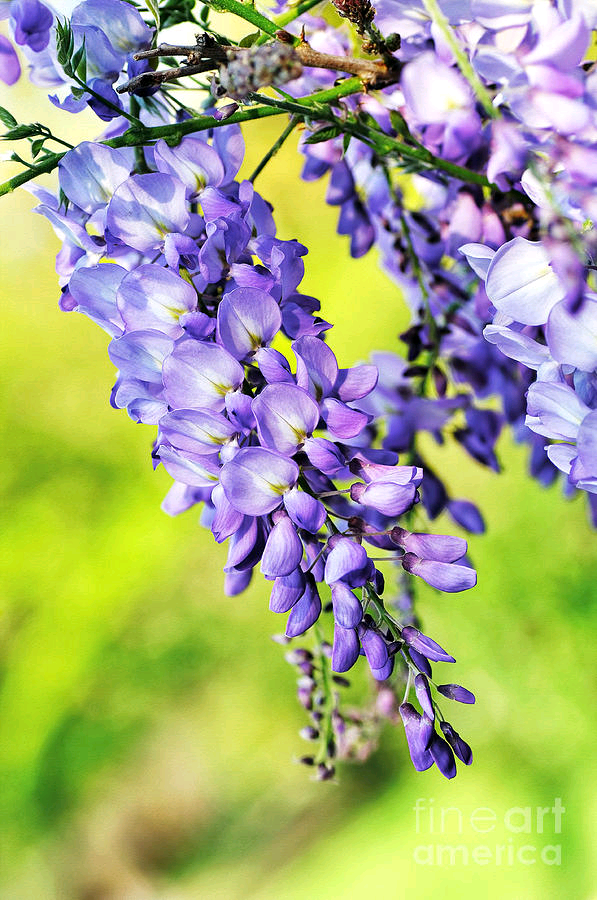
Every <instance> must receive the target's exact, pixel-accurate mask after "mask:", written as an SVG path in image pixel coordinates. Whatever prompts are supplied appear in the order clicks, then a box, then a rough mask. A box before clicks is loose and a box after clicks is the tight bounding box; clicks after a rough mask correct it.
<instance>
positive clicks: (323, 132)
mask: <svg viewBox="0 0 597 900" xmlns="http://www.w3.org/2000/svg"><path fill="white" fill-rule="evenodd" d="M339 134H342V130H341V129H340V128H339V127H338V125H326V126H325V128H320V129H319V131H316V132H315V133H314V134H312V135H310V137H308V138H307V139H306V141H305V144H321V143H323V141H331V139H332V138H335V137H338V135H339Z"/></svg>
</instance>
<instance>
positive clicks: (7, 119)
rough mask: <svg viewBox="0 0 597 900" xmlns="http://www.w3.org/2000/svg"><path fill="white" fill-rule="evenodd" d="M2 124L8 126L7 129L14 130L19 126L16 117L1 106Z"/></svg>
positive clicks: (0, 117)
mask: <svg viewBox="0 0 597 900" xmlns="http://www.w3.org/2000/svg"><path fill="white" fill-rule="evenodd" d="M0 122H2V124H3V125H6V127H7V128H14V127H15V125H18V124H19V123H18V122H17V120H16V119H15V117H14V116H13V115H12V114H11V113H9V111H8V110H7V109H4V107H3V106H0Z"/></svg>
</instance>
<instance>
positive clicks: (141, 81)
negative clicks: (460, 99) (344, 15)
mask: <svg viewBox="0 0 597 900" xmlns="http://www.w3.org/2000/svg"><path fill="white" fill-rule="evenodd" d="M278 38H279V40H281V41H282V42H283V43H289V40H288V39H289V38H290V40H291V41H292V40H294V38H293V37H292V36H291V35H289V34H288V33H287V32H284V31H280V32H278ZM243 49H244V48H242V47H235V46H232V45H228V44H217V43H216V42H215V41H213V40H212V39H211V38H209V36H207V35H198V36H197V43H196V44H195V45H193V46H185V45H178V44H160V45H159V47H156V48H155V49H153V50H143V51H141V52H140V53H136V54H135V57H134V58H135V59H137V60H139V59H159V58H160V57H162V56H186V58H187V64H186V65H183V66H178V67H175V68H171V69H164V70H162V71H161V72H144V73H143V74H141V75H137V76H136V77H135V78H132V79H131V80H130V81H127V82H126V83H125V84H122V85H120V87H118V88H116V90H117V91H118V93H119V94H124V93H129V94H134V93H135V92H136V91H139V90H141V89H145V88H148V87H153V86H154V85H159V84H162V83H163V82H166V81H174V80H176V79H178V78H182V77H183V76H185V75H197V74H199V73H201V72H207V71H209V70H213V69H218V68H220V66H222V65H225V64H226V63H227V62H229V61H230V60H231V59H233V58H234V57H235V56H236V54H238V53H242V52H243ZM294 53H295V54H296V57H297V59H298V60H299V61H300V62H301V63H302V65H303V66H308V67H310V68H316V69H332V70H333V71H336V72H346V73H347V74H349V75H356V76H357V77H358V78H360V79H361V80H362V82H363V84H364V85H365V86H366V87H384V86H385V85H388V84H393V83H394V82H396V81H398V78H399V75H400V70H401V65H400V63H398V62H396V64H395V65H394V64H390V65H388V64H387V63H386V62H381V61H371V60H368V59H356V58H354V57H350V56H335V55H333V54H331V53H320V52H319V51H317V50H313V48H312V47H311V46H310V45H309V44H308V43H307V42H306V41H305V40H302V41H301V42H300V43H299V44H297V45H296V46H295V47H294Z"/></svg>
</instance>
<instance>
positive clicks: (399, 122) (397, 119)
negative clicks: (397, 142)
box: [390, 109, 410, 137]
mask: <svg viewBox="0 0 597 900" xmlns="http://www.w3.org/2000/svg"><path fill="white" fill-rule="evenodd" d="M390 122H391V123H392V128H393V129H394V131H395V132H396V134H399V135H401V136H402V137H410V131H409V128H408V125H407V124H406V122H405V121H404V118H403V117H402V116H401V115H400V113H399V112H396V110H395V109H392V110H390Z"/></svg>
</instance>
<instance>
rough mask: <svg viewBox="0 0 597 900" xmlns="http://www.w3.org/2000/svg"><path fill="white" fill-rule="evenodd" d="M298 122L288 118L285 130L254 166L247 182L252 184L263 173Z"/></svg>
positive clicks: (293, 117)
mask: <svg viewBox="0 0 597 900" xmlns="http://www.w3.org/2000/svg"><path fill="white" fill-rule="evenodd" d="M298 122H299V120H298V119H297V118H296V117H295V116H291V117H290V122H289V123H288V125H287V126H286V128H285V129H284V131H283V132H282V134H281V135H280V137H279V138H278V140H277V141H276V142H275V143H274V144H272V146H271V147H270V149H269V150H268V151H267V153H266V154H265V156H264V157H263V159H262V160H261V162H260V163H259V164H258V165H257V166H256V168H255V169H254V171H253V172H252V173H251V174H250V175H249V181H250V182H251V183H253V184H254V182H255V179H256V178H257V176H258V175H260V174H261V172H263V170H264V169H265V167H266V166H267V164H268V162H269V161H270V159H272V158H273V157H274V156H275V155H276V153H277V152H278V150H279V149H280V147H281V146H282V144H283V143H284V141H285V140H286V138H288V137H290V135H291V134H292V132H293V131H294V129H295V128H296V126H297V125H298Z"/></svg>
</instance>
